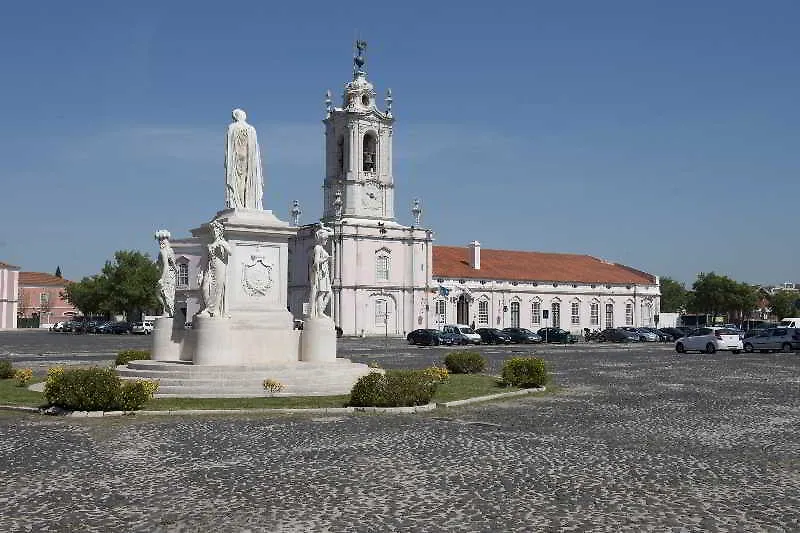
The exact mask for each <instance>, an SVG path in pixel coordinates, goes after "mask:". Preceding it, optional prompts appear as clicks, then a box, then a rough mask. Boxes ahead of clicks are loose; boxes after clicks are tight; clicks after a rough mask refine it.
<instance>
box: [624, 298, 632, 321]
mask: <svg viewBox="0 0 800 533" xmlns="http://www.w3.org/2000/svg"><path fill="white" fill-rule="evenodd" d="M625 325H626V326H632V325H633V304H632V303H631V302H627V303H626V304H625Z"/></svg>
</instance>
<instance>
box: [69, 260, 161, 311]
mask: <svg viewBox="0 0 800 533" xmlns="http://www.w3.org/2000/svg"><path fill="white" fill-rule="evenodd" d="M158 278H159V272H158V267H157V266H156V264H155V263H153V262H152V261H151V260H150V258H149V257H148V256H147V255H146V254H143V253H141V252H136V251H125V250H123V251H119V252H116V253H115V254H114V260H113V261H106V264H105V266H104V267H103V271H102V272H101V273H100V274H98V275H96V276H91V277H86V278H83V279H82V280H81V281H79V282H76V283H71V284H69V285H68V286H67V287H66V288H65V289H64V292H63V295H64V298H65V299H66V300H67V301H68V302H70V303H71V304H72V305H74V306H75V307H77V308H78V309H79V310H80V311H81V312H82V313H83V314H84V315H96V314H120V313H121V314H124V315H125V316H126V317H127V318H131V317H134V316H138V315H140V314H141V313H142V312H145V311H148V310H155V309H157V308H158V298H157V292H156V291H157V282H158Z"/></svg>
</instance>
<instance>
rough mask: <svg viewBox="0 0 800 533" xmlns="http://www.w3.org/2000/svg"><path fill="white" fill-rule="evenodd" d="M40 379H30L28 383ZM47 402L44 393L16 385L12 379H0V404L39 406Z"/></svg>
mask: <svg viewBox="0 0 800 533" xmlns="http://www.w3.org/2000/svg"><path fill="white" fill-rule="evenodd" d="M37 381H41V380H36V379H34V380H32V381H31V382H30V383H29V385H30V384H33V383H36V382H37ZM45 403H47V402H46V401H45V399H44V394H42V393H41V392H34V391H30V390H28V387H27V386H26V387H17V381H16V380H14V379H0V405H23V406H27V407H41V406H43V405H44V404H45Z"/></svg>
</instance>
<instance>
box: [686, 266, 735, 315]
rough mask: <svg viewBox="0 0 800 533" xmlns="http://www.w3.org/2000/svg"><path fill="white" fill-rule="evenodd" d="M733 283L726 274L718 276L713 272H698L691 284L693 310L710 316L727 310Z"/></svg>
mask: <svg viewBox="0 0 800 533" xmlns="http://www.w3.org/2000/svg"><path fill="white" fill-rule="evenodd" d="M733 284H734V282H733V280H731V279H730V278H729V277H727V276H720V275H718V274H715V273H714V272H709V273H707V274H706V273H705V272H701V273H699V274H698V275H697V279H696V280H695V282H694V283H693V284H692V292H693V298H692V299H691V302H692V307H693V309H694V311H696V312H699V313H704V314H707V315H711V316H712V317H714V316H717V314H718V313H724V312H727V311H728V305H729V301H730V297H729V294H730V292H731V290H732V289H733Z"/></svg>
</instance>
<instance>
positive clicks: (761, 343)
mask: <svg viewBox="0 0 800 533" xmlns="http://www.w3.org/2000/svg"><path fill="white" fill-rule="evenodd" d="M799 348H800V329H798V328H769V329H765V330H764V331H762V332H761V333H759V334H758V335H755V336H753V337H747V338H746V339H744V351H745V352H747V353H752V352H754V351H755V350H758V351H759V352H761V353H767V352H772V351H778V350H780V351H781V352H785V353H790V352H793V351H795V350H797V349H799Z"/></svg>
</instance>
